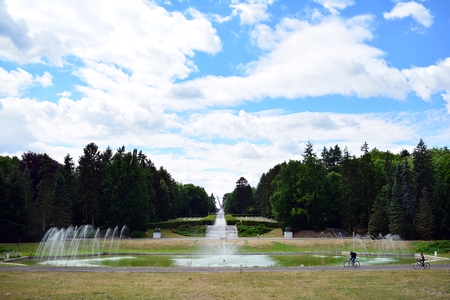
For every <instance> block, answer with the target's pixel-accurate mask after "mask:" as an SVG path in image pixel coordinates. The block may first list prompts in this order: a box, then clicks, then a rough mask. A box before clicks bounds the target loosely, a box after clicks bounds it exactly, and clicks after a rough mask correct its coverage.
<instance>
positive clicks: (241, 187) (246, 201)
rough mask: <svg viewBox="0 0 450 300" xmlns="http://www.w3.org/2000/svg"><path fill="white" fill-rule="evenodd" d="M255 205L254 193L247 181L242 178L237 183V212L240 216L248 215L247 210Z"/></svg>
mask: <svg viewBox="0 0 450 300" xmlns="http://www.w3.org/2000/svg"><path fill="white" fill-rule="evenodd" d="M252 205H253V192H252V188H251V186H250V184H249V183H248V181H247V179H245V178H244V177H241V178H239V179H238V181H236V188H235V201H234V206H235V210H236V211H237V212H238V213H239V214H244V213H246V210H247V209H248V208H249V207H250V206H252Z"/></svg>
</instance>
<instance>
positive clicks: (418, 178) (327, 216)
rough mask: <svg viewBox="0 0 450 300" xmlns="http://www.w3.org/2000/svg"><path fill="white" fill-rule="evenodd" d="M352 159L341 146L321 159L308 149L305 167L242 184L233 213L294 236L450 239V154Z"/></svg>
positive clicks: (420, 151)
mask: <svg viewBox="0 0 450 300" xmlns="http://www.w3.org/2000/svg"><path fill="white" fill-rule="evenodd" d="M361 152H362V153H361V155H360V156H359V157H356V156H355V155H351V154H350V153H349V152H348V151H347V149H344V150H343V151H342V150H341V149H340V147H339V146H338V145H336V146H334V147H330V148H329V149H327V148H326V147H325V148H324V149H323V150H322V152H321V154H320V157H318V156H317V154H316V153H315V152H314V149H313V145H312V144H311V143H309V142H308V144H307V146H306V148H305V150H304V152H303V153H302V156H303V159H302V160H301V161H298V160H290V161H289V162H283V163H281V164H278V165H276V166H274V167H273V168H271V169H270V170H268V171H267V172H266V173H263V174H262V175H261V178H260V180H259V183H258V185H257V187H256V188H253V187H251V186H250V185H249V183H248V182H247V180H246V179H245V178H244V177H241V178H240V179H239V180H238V181H237V182H236V188H235V189H234V191H233V192H230V193H228V194H226V195H225V196H224V203H225V209H226V211H227V212H229V213H239V214H242V213H245V214H260V215H262V216H265V217H268V218H274V219H276V220H277V221H278V223H279V225H280V227H281V228H283V229H284V228H286V227H290V228H292V229H293V230H301V229H314V230H321V229H325V228H327V227H328V228H329V227H331V228H333V227H338V228H343V229H345V230H346V231H347V232H348V233H350V234H351V233H352V232H357V229H362V230H367V232H368V233H369V234H371V235H372V236H374V237H378V236H379V235H380V234H382V235H386V234H387V233H391V234H398V235H400V236H401V237H402V238H404V239H426V240H429V239H449V238H450V151H449V150H448V149H447V147H444V148H440V149H438V148H433V149H428V148H427V146H426V145H425V143H424V142H423V140H420V141H419V143H418V145H417V146H416V147H415V148H414V150H413V152H412V153H409V151H407V150H402V151H401V152H400V153H398V154H393V153H391V152H389V151H385V152H383V151H380V150H378V149H376V148H374V149H372V150H371V151H369V145H368V144H367V143H364V144H363V145H362V146H361Z"/></svg>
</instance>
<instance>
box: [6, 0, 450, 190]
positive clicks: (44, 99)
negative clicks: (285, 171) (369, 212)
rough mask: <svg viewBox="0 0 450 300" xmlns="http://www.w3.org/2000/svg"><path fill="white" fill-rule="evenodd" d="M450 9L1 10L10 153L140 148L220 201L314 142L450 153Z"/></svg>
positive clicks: (58, 154) (431, 3)
mask: <svg viewBox="0 0 450 300" xmlns="http://www.w3.org/2000/svg"><path fill="white" fill-rule="evenodd" d="M449 114H450V1H447V0H426V1H421V0H416V1H392V0H377V1H368V0H360V1H358V0H289V1H282V0H278V1H275V0H221V1H209V0H171V1H168V0H158V1H145V0H129V1H119V0H79V1H69V0H67V1H60V0H42V1H27V0H13V1H12V0H11V1H9V0H0V155H9V156H12V155H17V156H20V155H21V154H22V153H23V152H26V151H33V152H39V153H48V154H49V155H51V156H52V157H53V158H54V159H56V160H58V161H62V160H63V157H64V156H65V155H66V154H68V153H69V154H70V155H71V156H72V157H74V160H75V161H78V158H79V156H80V155H81V154H82V150H83V148H84V147H85V146H86V145H87V144H88V143H90V142H95V143H96V144H97V145H98V146H99V148H100V149H101V150H104V149H105V148H106V147H107V146H110V147H111V148H112V149H114V150H115V149H117V148H119V147H121V146H122V145H124V146H125V147H126V149H127V150H129V151H131V150H133V149H134V148H137V149H138V150H142V151H143V152H144V153H146V154H147V156H148V157H149V158H150V159H152V161H153V162H154V163H155V165H156V166H157V167H160V166H164V168H166V169H167V170H168V171H169V172H170V173H171V174H172V175H173V177H174V178H175V180H177V181H179V182H183V183H194V184H196V185H199V186H203V187H205V189H206V191H207V193H208V194H211V193H214V195H216V196H220V197H221V196H222V195H223V194H224V193H226V192H230V191H232V190H233V189H234V186H235V183H236V181H237V180H238V179H239V177H241V176H244V177H245V178H246V179H247V180H248V181H249V182H250V184H251V185H252V186H256V185H257V183H258V181H259V178H260V176H261V174H262V173H263V172H267V171H268V170H269V169H270V168H271V167H273V166H274V165H276V164H278V163H281V162H283V161H288V160H290V159H301V154H302V152H303V150H304V148H305V144H306V143H307V142H308V141H310V142H311V143H313V144H314V148H315V150H316V152H317V153H320V152H321V150H322V149H323V147H327V148H328V147H333V146H334V145H336V144H338V145H339V146H340V147H341V149H344V147H347V149H348V150H349V151H350V153H351V154H355V155H356V156H359V155H360V154H361V152H360V147H361V145H363V144H364V142H367V143H368V144H369V147H370V148H374V147H376V148H378V149H380V150H383V151H384V150H390V151H392V152H395V153H397V152H399V151H400V150H402V149H407V150H409V151H412V150H413V149H414V147H415V146H416V145H417V143H418V142H419V140H420V138H422V139H423V140H424V141H425V143H426V144H427V146H428V147H429V148H432V147H443V146H449V141H450V115H449Z"/></svg>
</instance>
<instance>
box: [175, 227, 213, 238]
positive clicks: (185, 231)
mask: <svg viewBox="0 0 450 300" xmlns="http://www.w3.org/2000/svg"><path fill="white" fill-rule="evenodd" d="M173 232H174V233H176V234H180V235H184V236H194V237H203V236H205V234H206V226H205V225H194V226H191V225H187V224H184V225H181V226H179V227H178V228H177V229H174V230H173Z"/></svg>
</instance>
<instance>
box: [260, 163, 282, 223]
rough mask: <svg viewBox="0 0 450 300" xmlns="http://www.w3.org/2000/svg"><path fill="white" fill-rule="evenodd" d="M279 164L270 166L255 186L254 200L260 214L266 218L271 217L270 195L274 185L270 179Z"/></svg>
mask: <svg viewBox="0 0 450 300" xmlns="http://www.w3.org/2000/svg"><path fill="white" fill-rule="evenodd" d="M280 169H281V165H280V164H277V165H276V166H274V167H273V168H271V169H270V170H269V171H268V172H267V173H263V174H262V175H261V178H260V180H259V182H258V185H257V187H256V193H255V198H256V199H255V201H256V202H257V204H258V206H259V210H260V211H261V215H262V216H263V217H266V218H272V206H271V204H270V197H271V196H272V195H273V193H274V186H273V185H272V181H273V180H274V179H275V177H276V176H277V175H278V173H279V172H280Z"/></svg>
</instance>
